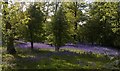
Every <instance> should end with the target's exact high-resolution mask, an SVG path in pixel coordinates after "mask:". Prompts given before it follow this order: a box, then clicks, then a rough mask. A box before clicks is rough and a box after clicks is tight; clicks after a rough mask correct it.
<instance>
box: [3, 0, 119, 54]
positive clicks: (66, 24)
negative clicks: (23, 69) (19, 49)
mask: <svg viewBox="0 0 120 71" xmlns="http://www.w3.org/2000/svg"><path fill="white" fill-rule="evenodd" d="M3 5H4V8H3V9H2V13H3V14H2V21H3V22H2V25H3V27H2V29H3V30H2V31H3V32H2V34H3V37H2V38H3V42H4V43H7V47H8V52H10V53H13V52H15V49H14V39H22V40H23V41H30V42H31V48H33V43H34V42H45V43H48V44H54V45H55V46H56V47H57V48H56V50H57V51H58V50H59V47H61V46H62V45H65V44H66V43H77V42H82V43H90V44H98V45H104V46H114V47H119V46H120V45H119V42H120V37H119V35H120V16H119V11H118V10H119V9H118V8H119V3H118V2H116V3H113V2H92V3H89V4H87V3H78V2H71V3H60V2H59V3H51V2H46V3H32V4H30V5H28V7H26V10H24V11H23V10H21V4H20V3H11V4H9V5H10V6H9V7H8V3H7V2H5V3H3ZM9 48H10V49H9Z"/></svg>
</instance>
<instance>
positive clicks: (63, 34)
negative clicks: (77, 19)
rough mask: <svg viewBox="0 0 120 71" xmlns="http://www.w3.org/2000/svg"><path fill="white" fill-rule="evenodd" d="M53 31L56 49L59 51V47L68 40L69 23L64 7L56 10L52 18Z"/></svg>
mask: <svg viewBox="0 0 120 71" xmlns="http://www.w3.org/2000/svg"><path fill="white" fill-rule="evenodd" d="M52 33H53V40H54V41H53V43H54V45H55V50H56V51H59V48H60V47H61V46H63V45H64V44H65V43H66V42H67V40H68V39H67V38H68V23H67V21H66V17H65V14H64V11H63V8H62V7H60V8H59V10H58V11H56V13H55V15H54V18H53V20H52Z"/></svg>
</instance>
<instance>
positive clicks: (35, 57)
mask: <svg viewBox="0 0 120 71" xmlns="http://www.w3.org/2000/svg"><path fill="white" fill-rule="evenodd" d="M3 50H5V48H4V49H3ZM16 50H17V54H15V55H10V54H7V53H6V52H5V51H4V52H3V54H2V58H3V64H2V68H3V71H11V69H81V68H83V69H101V68H107V67H106V64H110V63H111V62H113V61H115V60H116V59H112V60H110V59H109V57H106V56H105V55H101V54H93V53H85V52H84V51H81V50H77V49H76V50H75V49H70V48H68V49H62V50H60V52H55V51H54V49H44V48H42V49H35V50H30V49H28V48H25V49H23V48H16ZM111 66H112V65H111ZM111 68H113V69H118V67H115V66H112V67H111Z"/></svg>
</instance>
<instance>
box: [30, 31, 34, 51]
mask: <svg viewBox="0 0 120 71" xmlns="http://www.w3.org/2000/svg"><path fill="white" fill-rule="evenodd" d="M30 39H31V41H30V42H31V49H33V33H32V31H31V30H30Z"/></svg>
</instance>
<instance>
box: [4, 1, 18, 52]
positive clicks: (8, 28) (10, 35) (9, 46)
mask: <svg viewBox="0 0 120 71" xmlns="http://www.w3.org/2000/svg"><path fill="white" fill-rule="evenodd" d="M3 7H4V9H3V22H4V24H5V31H6V33H5V34H6V39H7V52H8V53H10V54H15V53H16V50H15V48H14V35H13V33H12V31H13V30H12V24H11V22H10V20H11V17H9V15H10V13H11V12H9V10H10V9H9V8H8V1H6V2H4V4H3Z"/></svg>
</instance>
